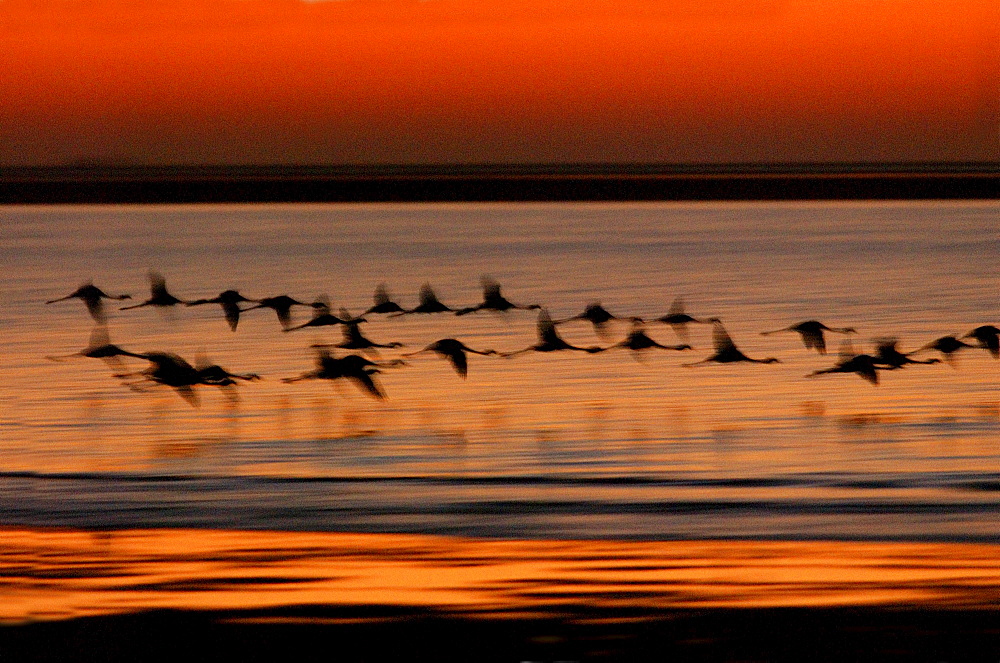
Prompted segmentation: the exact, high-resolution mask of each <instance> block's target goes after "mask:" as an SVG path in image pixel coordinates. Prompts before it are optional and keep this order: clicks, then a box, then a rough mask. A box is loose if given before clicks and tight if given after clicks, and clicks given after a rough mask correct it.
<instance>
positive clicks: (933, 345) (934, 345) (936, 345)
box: [908, 336, 976, 367]
mask: <svg viewBox="0 0 1000 663" xmlns="http://www.w3.org/2000/svg"><path fill="white" fill-rule="evenodd" d="M974 347H976V346H975V345H972V344H970V343H966V342H965V341H962V340H960V339H958V338H956V337H955V336H942V337H941V338H938V339H935V340H933V341H931V342H930V343H928V344H927V345H923V346H921V347H919V348H917V349H916V350H914V351H913V352H910V353H908V354H911V355H915V354H917V353H919V352H926V351H928V350H937V351H938V352H940V353H941V356H942V357H944V359H945V361H947V362H948V363H949V364H951V365H952V366H953V367H954V366H955V354H956V353H957V352H958V351H959V350H961V349H962V348H974Z"/></svg>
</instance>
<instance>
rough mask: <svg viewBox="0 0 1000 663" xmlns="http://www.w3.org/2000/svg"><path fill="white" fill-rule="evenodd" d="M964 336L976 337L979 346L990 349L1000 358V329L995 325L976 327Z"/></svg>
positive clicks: (995, 357) (994, 355) (991, 352)
mask: <svg viewBox="0 0 1000 663" xmlns="http://www.w3.org/2000/svg"><path fill="white" fill-rule="evenodd" d="M962 338H974V339H976V340H977V341H979V347H981V348H983V349H985V350H989V352H990V354H991V355H993V358H994V359H1000V329H997V328H996V327H994V326H993V325H983V326H981V327H976V328H975V329H973V330H972V331H970V332H969V333H968V334H966V335H965V336H963V337H962Z"/></svg>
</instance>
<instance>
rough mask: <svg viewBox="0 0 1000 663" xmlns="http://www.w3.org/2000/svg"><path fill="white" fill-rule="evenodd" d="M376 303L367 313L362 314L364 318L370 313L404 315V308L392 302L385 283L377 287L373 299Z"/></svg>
mask: <svg viewBox="0 0 1000 663" xmlns="http://www.w3.org/2000/svg"><path fill="white" fill-rule="evenodd" d="M373 299H374V300H375V303H374V305H373V306H372V307H370V308H369V309H368V310H367V311H365V312H364V313H362V314H361V315H362V316H365V315H368V314H369V313H402V312H403V307H402V306H400V305H399V304H397V303H396V302H394V301H392V298H391V297H390V296H389V290H388V288H387V287H386V285H385V284H384V283H379V284H378V285H377V286H375V295H374V297H373Z"/></svg>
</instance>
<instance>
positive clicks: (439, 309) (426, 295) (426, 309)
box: [392, 283, 455, 317]
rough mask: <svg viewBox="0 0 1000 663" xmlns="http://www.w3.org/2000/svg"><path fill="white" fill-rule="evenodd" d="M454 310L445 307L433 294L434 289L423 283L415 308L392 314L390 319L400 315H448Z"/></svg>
mask: <svg viewBox="0 0 1000 663" xmlns="http://www.w3.org/2000/svg"><path fill="white" fill-rule="evenodd" d="M454 310H455V309H453V308H451V307H449V306H445V305H444V304H442V303H441V300H440V299H438V297H437V295H436V294H435V293H434V289H433V288H431V284H430V283H425V284H423V285H422V286H420V303H419V304H417V306H416V307H414V308H411V309H408V310H405V311H400V312H399V313H396V314H394V315H393V316H392V317H398V316H400V315H407V314H409V313H448V312H454Z"/></svg>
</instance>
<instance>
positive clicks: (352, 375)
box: [282, 348, 386, 400]
mask: <svg viewBox="0 0 1000 663" xmlns="http://www.w3.org/2000/svg"><path fill="white" fill-rule="evenodd" d="M316 352H317V355H316V369H315V370H312V371H307V372H306V373H303V374H301V375H299V376H298V377H294V378H284V379H283V380H282V382H288V383H291V382H299V381H301V380H339V379H347V380H350V381H352V382H354V383H355V384H356V385H358V387H360V388H361V389H363V390H364V391H365V392H366V393H368V394H369V395H371V396H373V397H374V398H377V399H379V400H385V397H386V396H385V391H384V390H383V389H382V387H381V386H380V385H379V384H378V383H377V382H375V380H374V378H373V376H374V375H375V374H376V373H378V372H379V367H380V366H383V364H376V363H375V362H373V361H370V360H368V359H365V358H364V357H362V356H361V355H347V356H346V357H341V358H338V357H334V356H333V355H331V354H330V352H329V351H328V350H327V349H326V348H317V351H316Z"/></svg>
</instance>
